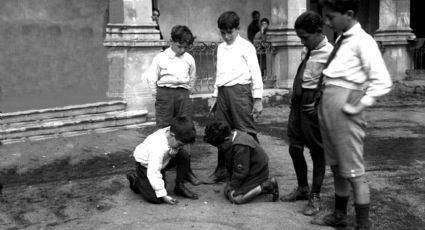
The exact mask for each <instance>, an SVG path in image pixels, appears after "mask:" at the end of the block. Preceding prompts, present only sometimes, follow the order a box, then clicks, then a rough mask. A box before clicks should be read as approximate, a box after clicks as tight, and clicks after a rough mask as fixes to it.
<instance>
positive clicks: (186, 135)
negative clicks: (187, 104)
mask: <svg viewBox="0 0 425 230" xmlns="http://www.w3.org/2000/svg"><path fill="white" fill-rule="evenodd" d="M170 132H172V133H174V137H175V138H176V140H178V141H181V142H183V143H184V144H189V143H193V142H195V139H196V129H195V125H194V124H193V121H192V120H191V119H189V118H188V117H175V118H174V119H173V121H172V122H171V126H170Z"/></svg>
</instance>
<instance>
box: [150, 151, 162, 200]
mask: <svg viewBox="0 0 425 230" xmlns="http://www.w3.org/2000/svg"><path fill="white" fill-rule="evenodd" d="M149 151H151V152H150V153H149V161H148V168H147V177H148V179H149V183H150V184H151V186H152V188H153V190H154V191H155V194H156V197H158V198H159V197H164V196H166V195H167V190H166V189H165V183H164V180H163V178H162V174H161V169H162V164H163V163H162V161H163V153H162V152H161V148H155V147H153V148H149Z"/></svg>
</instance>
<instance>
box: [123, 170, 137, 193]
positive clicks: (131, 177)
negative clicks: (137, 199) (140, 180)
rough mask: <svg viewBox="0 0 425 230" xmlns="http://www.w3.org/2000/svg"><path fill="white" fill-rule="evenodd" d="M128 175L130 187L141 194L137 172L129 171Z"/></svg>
mask: <svg viewBox="0 0 425 230" xmlns="http://www.w3.org/2000/svg"><path fill="white" fill-rule="evenodd" d="M126 176H127V180H128V183H129V187H130V189H131V190H132V191H133V192H134V193H136V194H140V190H139V189H138V188H137V187H136V179H137V174H136V173H135V172H131V173H127V175H126Z"/></svg>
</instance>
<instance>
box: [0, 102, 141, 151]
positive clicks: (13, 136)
mask: <svg viewBox="0 0 425 230" xmlns="http://www.w3.org/2000/svg"><path fill="white" fill-rule="evenodd" d="M147 115H148V111H147V110H139V111H127V112H126V111H115V112H108V113H104V114H93V115H92V116H80V117H77V118H76V117H72V118H70V117H67V118H63V119H56V120H45V121H41V122H39V121H35V122H33V123H27V124H26V125H23V126H15V127H9V128H6V129H2V130H0V141H1V142H2V143H3V144H9V143H15V142H21V141H26V140H42V139H48V138H55V137H60V136H74V135H81V134H87V133H90V132H107V131H113V130H116V129H115V128H119V127H135V126H137V125H139V124H143V123H145V122H146V121H147V117H148V116H147Z"/></svg>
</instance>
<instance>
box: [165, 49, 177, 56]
mask: <svg viewBox="0 0 425 230" xmlns="http://www.w3.org/2000/svg"><path fill="white" fill-rule="evenodd" d="M164 53H165V54H166V55H167V57H169V58H170V59H173V58H175V57H176V53H174V51H173V50H172V49H171V47H168V48H167V49H166V50H165V51H164Z"/></svg>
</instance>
